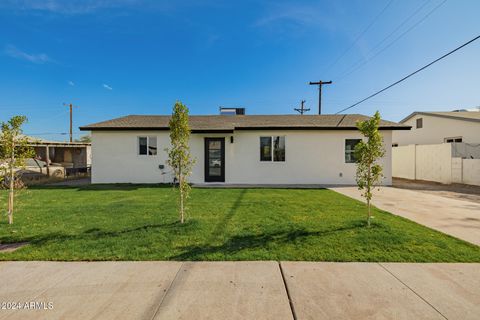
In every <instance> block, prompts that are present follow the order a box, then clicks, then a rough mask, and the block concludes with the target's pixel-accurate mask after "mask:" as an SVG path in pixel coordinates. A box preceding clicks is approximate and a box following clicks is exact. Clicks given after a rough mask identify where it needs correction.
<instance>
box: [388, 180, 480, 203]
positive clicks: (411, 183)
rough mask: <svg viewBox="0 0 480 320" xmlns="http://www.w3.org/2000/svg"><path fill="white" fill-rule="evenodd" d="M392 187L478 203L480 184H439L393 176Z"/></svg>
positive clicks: (479, 200) (479, 201) (479, 199)
mask: <svg viewBox="0 0 480 320" xmlns="http://www.w3.org/2000/svg"><path fill="white" fill-rule="evenodd" d="M393 187H394V188H399V189H408V190H418V191H420V192H424V193H430V194H435V195H438V196H442V197H446V198H452V199H457V200H466V201H471V202H475V203H480V186H472V185H468V184H459V183H452V184H441V183H438V182H431V181H422V180H407V179H400V178H393Z"/></svg>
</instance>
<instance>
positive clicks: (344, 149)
mask: <svg viewBox="0 0 480 320" xmlns="http://www.w3.org/2000/svg"><path fill="white" fill-rule="evenodd" d="M347 140H360V141H362V140H363V139H362V138H345V140H344V141H343V162H344V163H345V164H355V163H357V162H356V161H354V162H347V161H346V159H345V156H346V155H347ZM357 143H358V142H357ZM349 151H350V150H349ZM352 151H353V150H352Z"/></svg>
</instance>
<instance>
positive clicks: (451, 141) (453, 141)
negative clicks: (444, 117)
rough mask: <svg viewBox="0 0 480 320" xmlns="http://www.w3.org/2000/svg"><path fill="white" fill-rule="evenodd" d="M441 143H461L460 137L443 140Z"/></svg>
mask: <svg viewBox="0 0 480 320" xmlns="http://www.w3.org/2000/svg"><path fill="white" fill-rule="evenodd" d="M443 141H445V142H447V143H455V142H462V137H453V138H445V139H443Z"/></svg>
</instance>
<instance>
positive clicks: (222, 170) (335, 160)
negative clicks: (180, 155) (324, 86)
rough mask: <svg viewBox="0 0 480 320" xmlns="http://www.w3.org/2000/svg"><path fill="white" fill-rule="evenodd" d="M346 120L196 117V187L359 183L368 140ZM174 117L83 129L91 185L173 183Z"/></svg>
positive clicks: (387, 136) (389, 125) (386, 129)
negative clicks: (358, 155) (359, 152)
mask: <svg viewBox="0 0 480 320" xmlns="http://www.w3.org/2000/svg"><path fill="white" fill-rule="evenodd" d="M368 118H369V117H367V116H364V115H359V114H346V115H207V116H190V117H189V122H190V128H191V133H192V135H191V140H190V141H191V142H190V147H191V152H192V155H193V156H194V158H195V159H196V163H195V165H194V168H193V172H192V175H191V177H190V181H191V182H193V183H197V184H199V183H209V182H216V183H226V184H354V183H355V170H356V165H355V159H354V154H353V148H354V146H355V144H356V143H357V142H358V141H359V140H360V139H362V135H361V134H360V132H359V131H358V130H357V128H356V122H357V121H362V120H366V119H368ZM169 119H170V116H162V115H129V116H125V117H121V118H116V119H112V120H108V121H104V122H99V123H95V124H90V125H87V126H83V127H80V130H84V131H91V133H92V183H169V182H172V180H173V176H172V172H171V169H170V168H168V166H167V165H166V161H167V152H166V151H165V149H166V148H168V147H169V145H170V138H169V125H168V122H169ZM409 129H410V127H409V126H407V125H402V124H398V123H394V122H390V121H384V120H382V122H381V124H380V130H381V133H382V135H383V139H384V145H385V149H386V154H385V157H384V158H383V159H382V163H383V166H384V174H385V179H384V180H383V183H384V184H386V185H389V184H391V182H392V151H391V145H392V131H394V130H409Z"/></svg>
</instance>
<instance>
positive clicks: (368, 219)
mask: <svg viewBox="0 0 480 320" xmlns="http://www.w3.org/2000/svg"><path fill="white" fill-rule="evenodd" d="M367 207H368V218H367V225H368V226H369V227H370V219H371V218H372V214H371V211H370V200H367Z"/></svg>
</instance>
